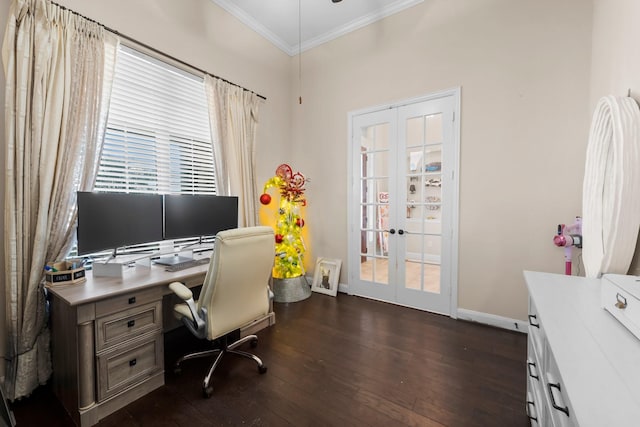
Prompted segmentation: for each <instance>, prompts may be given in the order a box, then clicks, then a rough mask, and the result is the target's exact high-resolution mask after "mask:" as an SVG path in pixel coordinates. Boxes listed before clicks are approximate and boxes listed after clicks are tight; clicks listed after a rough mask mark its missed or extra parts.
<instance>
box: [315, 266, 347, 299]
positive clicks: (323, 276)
mask: <svg viewBox="0 0 640 427" xmlns="http://www.w3.org/2000/svg"><path fill="white" fill-rule="evenodd" d="M341 265H342V260H339V259H329V258H318V259H317V260H316V269H315V272H314V274H313V283H312V284H311V290H312V291H314V292H318V293H321V294H327V295H331V296H333V297H335V296H336V295H337V294H338V280H339V279H340V266H341Z"/></svg>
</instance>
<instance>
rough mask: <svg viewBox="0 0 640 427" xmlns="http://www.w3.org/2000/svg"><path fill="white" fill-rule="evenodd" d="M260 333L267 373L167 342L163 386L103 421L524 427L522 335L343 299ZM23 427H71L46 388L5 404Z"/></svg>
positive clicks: (299, 309) (182, 337)
mask: <svg viewBox="0 0 640 427" xmlns="http://www.w3.org/2000/svg"><path fill="white" fill-rule="evenodd" d="M275 311H276V319H277V323H276V324H275V325H274V326H273V327H271V328H269V329H267V330H263V331H261V332H259V333H258V337H259V344H258V347H257V348H256V349H248V348H247V349H248V350H251V351H255V353H256V354H258V355H259V356H260V357H261V358H262V359H263V361H264V362H265V363H266V364H267V366H268V372H267V373H266V374H264V375H259V374H258V372H257V369H256V366H255V364H253V362H251V361H247V360H244V359H239V358H235V357H227V358H225V359H223V362H222V364H221V365H220V366H219V367H218V369H217V370H216V372H215V373H214V377H213V387H214V392H213V396H212V397H211V398H209V399H204V398H203V397H202V390H201V382H202V379H203V377H204V374H205V373H206V371H207V369H208V366H209V363H210V360H206V359H199V360H191V361H187V362H185V363H184V365H183V367H182V373H181V374H180V375H176V374H174V373H173V372H172V369H171V366H172V365H171V362H172V360H175V358H177V357H179V356H180V355H181V354H183V353H184V352H187V351H190V350H195V349H198V348H201V347H202V346H203V343H202V342H201V341H199V340H197V339H195V338H193V337H192V336H190V335H189V334H188V332H187V331H185V330H181V329H178V330H176V331H174V332H172V333H170V334H166V335H165V356H166V363H165V365H166V373H165V383H166V384H165V386H164V387H161V388H160V389H158V390H155V391H154V392H152V393H150V394H149V395H147V396H144V397H143V398H141V399H139V400H137V401H135V402H133V403H132V404H130V405H128V406H127V407H125V408H123V409H121V410H119V411H117V412H116V413H114V414H112V415H110V416H109V417H107V418H105V419H104V420H102V421H101V422H100V423H99V424H98V426H99V427H142V426H154V427H155V426H173V427H180V426H189V427H194V426H195V427H200V426H202V427H204V426H223V425H226V426H230V425H231V426H235V425H250V426H285V427H286V426H296V427H298V426H356V427H358V426H363V427H364V426H396V425H397V426H405V425H406V426H412V425H415V426H437V427H442V426H462V427H466V426H482V427H486V426H507V425H508V426H515V427H517V426H523V427H524V426H525V425H528V419H527V416H526V413H525V388H526V369H525V360H526V346H527V344H526V335H525V334H521V333H517V332H510V331H505V330H501V329H496V328H492V327H488V326H484V325H479V324H475V323H469V322H464V321H456V320H453V319H451V318H448V317H445V316H441V315H436V314H431V313H426V312H421V311H418V310H414V309H410V308H405V307H399V306H395V305H391V304H386V303H382V302H379V301H372V300H367V299H363V298H358V297H353V296H348V295H344V294H339V295H338V297H336V298H333V297H330V296H326V295H321V294H313V295H312V297H311V298H309V299H307V300H305V301H300V302H297V303H291V304H275ZM12 406H13V408H14V412H15V415H16V418H17V420H18V422H19V425H21V426H31V425H33V426H36V425H47V426H60V427H66V426H72V425H73V423H72V422H71V419H70V418H69V417H68V415H66V414H65V413H64V410H63V409H62V408H61V406H60V404H59V403H58V402H57V400H56V399H55V398H54V397H53V396H52V394H51V391H50V389H49V388H48V387H47V386H45V387H41V388H40V389H39V390H37V392H36V393H34V395H33V396H32V398H29V399H24V400H23V401H20V402H16V403H15V404H13V405H12Z"/></svg>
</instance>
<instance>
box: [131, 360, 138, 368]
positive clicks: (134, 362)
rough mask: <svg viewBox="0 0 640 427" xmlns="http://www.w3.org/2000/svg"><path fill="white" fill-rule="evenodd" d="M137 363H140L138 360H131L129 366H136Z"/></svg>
mask: <svg viewBox="0 0 640 427" xmlns="http://www.w3.org/2000/svg"><path fill="white" fill-rule="evenodd" d="M136 363H138V361H137V360H136V359H131V360H129V366H132V367H133V366H136Z"/></svg>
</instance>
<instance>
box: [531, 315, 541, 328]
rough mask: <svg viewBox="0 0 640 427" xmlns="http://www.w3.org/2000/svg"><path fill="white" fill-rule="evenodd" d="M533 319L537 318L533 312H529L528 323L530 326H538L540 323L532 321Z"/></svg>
mask: <svg viewBox="0 0 640 427" xmlns="http://www.w3.org/2000/svg"><path fill="white" fill-rule="evenodd" d="M533 319H536V320H537V319H538V316H536V315H535V314H530V315H529V324H530V325H531V326H535V327H536V328H540V324H539V323H533Z"/></svg>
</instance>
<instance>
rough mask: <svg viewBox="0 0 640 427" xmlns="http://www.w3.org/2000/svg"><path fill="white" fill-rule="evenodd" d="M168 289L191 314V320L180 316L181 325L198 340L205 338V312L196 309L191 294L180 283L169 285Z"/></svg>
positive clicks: (189, 290)
mask: <svg viewBox="0 0 640 427" xmlns="http://www.w3.org/2000/svg"><path fill="white" fill-rule="evenodd" d="M169 289H171V291H173V293H175V294H176V295H177V296H178V298H180V299H181V300H183V301H184V302H185V304H186V306H187V307H188V308H189V311H190V312H191V317H192V318H191V319H189V318H187V317H185V316H184V315H183V316H182V323H184V324H185V326H186V327H187V328H188V329H189V330H190V331H191V333H192V334H193V335H195V336H196V337H198V338H206V335H207V310H206V309H204V308H202V309H200V310H197V309H196V303H195V301H194V300H193V292H191V289H189V288H187V287H186V286H185V285H184V284H182V283H180V282H173V283H170V284H169Z"/></svg>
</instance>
